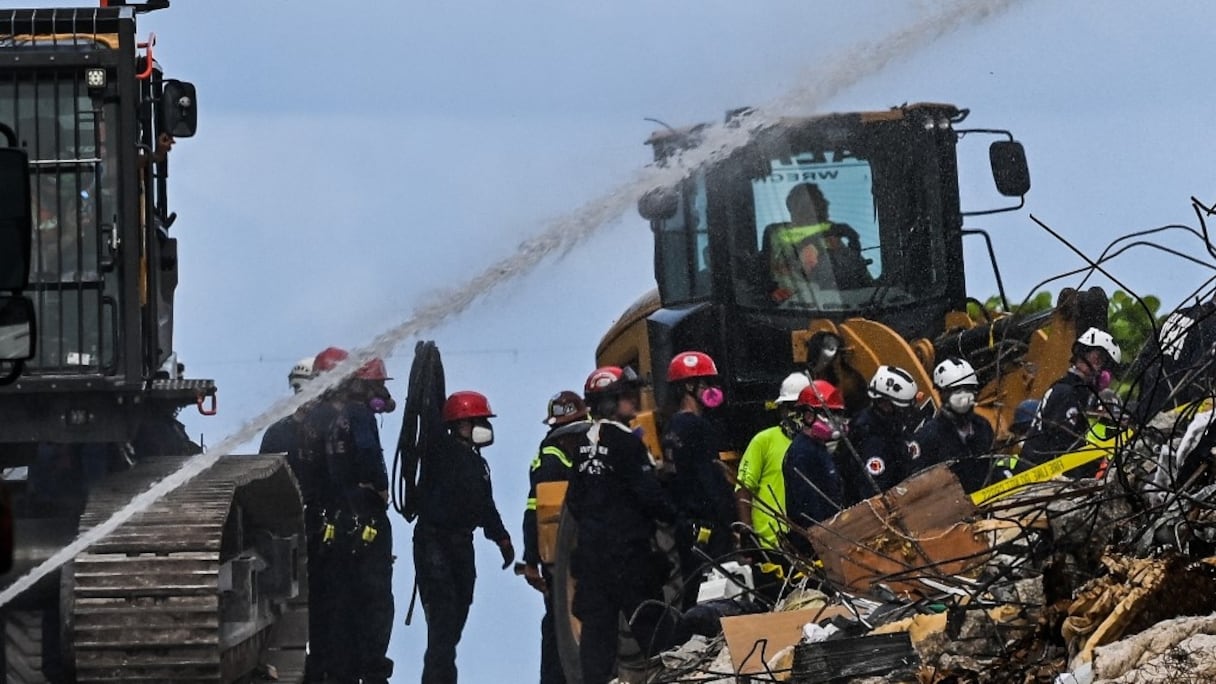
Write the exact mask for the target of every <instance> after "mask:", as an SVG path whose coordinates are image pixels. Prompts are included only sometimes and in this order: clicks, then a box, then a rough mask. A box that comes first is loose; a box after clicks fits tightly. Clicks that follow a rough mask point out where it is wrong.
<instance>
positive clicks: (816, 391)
mask: <svg viewBox="0 0 1216 684" xmlns="http://www.w3.org/2000/svg"><path fill="white" fill-rule="evenodd" d="M797 405H798V406H807V407H810V408H828V409H831V410H833V411H842V410H844V399H843V398H842V397H841V396H840V390H838V389H836V385H833V384H832V383H830V382H828V381H827V380H815V381H814V382H812V383H811V384H810V385H807V386H806V387H805V388H804V389H803V390H802V391H801V392H799V393H798V404H797Z"/></svg>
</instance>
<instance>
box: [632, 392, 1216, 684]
mask: <svg viewBox="0 0 1216 684" xmlns="http://www.w3.org/2000/svg"><path fill="white" fill-rule="evenodd" d="M1210 403H1211V402H1210V401H1209V402H1206V403H1204V402H1201V403H1199V404H1195V403H1188V404H1186V405H1184V406H1183V407H1182V408H1180V409H1171V410H1168V411H1164V412H1161V413H1159V414H1158V415H1156V416H1155V417H1154V418H1153V419H1152V420H1150V421H1147V422H1146V423H1145V424H1144V425H1142V426H1140V427H1139V428H1137V429H1135V430H1133V429H1130V428H1129V429H1128V430H1127V431H1125V432H1124V433H1123V434H1121V435H1120V436H1118V437H1116V438H1114V439H1113V440H1112V441H1111V442H1110V443H1109V444H1107V445H1106V446H1104V447H1101V448H1097V447H1091V448H1095V449H1098V450H1099V451H1103V450H1104V451H1103V454H1104V457H1105V458H1106V460H1107V461H1108V462H1109V463H1108V466H1107V467H1106V468H1105V470H1104V474H1103V477H1102V478H1101V479H1073V478H1069V477H1067V476H1066V475H1058V476H1056V477H1054V478H1051V479H1047V480H1045V481H1039V482H1030V483H1023V484H1022V486H1020V487H1016V488H1013V489H1004V490H1002V488H1001V487H996V488H995V489H991V490H981V491H980V492H975V493H972V494H968V493H966V492H965V491H964V490H963V488H962V486H961V485H960V484H959V480H958V477H957V476H956V475H955V473H954V472H953V471H952V470H951V468H950V466H949V465H948V464H943V465H939V466H936V467H934V468H931V469H928V470H925V471H922V472H921V473H918V474H916V475H914V476H913V477H911V478H909V479H908V480H906V481H904V482H903V483H901V484H900V485H898V486H897V487H895V488H893V489H891V490H889V491H887V492H884V493H883V494H880V495H878V496H875V497H873V498H871V499H868V500H865V501H862V502H860V503H859V504H857V505H855V506H853V507H851V508H848V509H846V510H844V511H842V512H840V513H839V514H837V515H836V516H835V517H834V518H832V519H831V520H829V521H827V522H825V523H824V524H822V525H819V526H816V527H814V528H812V529H808V530H804V531H803V532H804V533H805V534H806V536H807V537H808V539H810V541H811V543H812V546H813V547H814V548H815V549H816V551H817V553H818V559H807V558H804V557H798V556H796V555H794V554H787V555H785V556H784V557H782V558H780V559H775V558H773V557H772V556H773V554H772V552H771V551H769V552H767V554H764V555H765V558H764V559H763V561H762V562H758V563H755V564H753V566H752V567H754V568H761V567H763V568H766V569H768V571H775V576H776V577H778V578H779V579H778V580H773V579H772V578H771V577H767V574H768V573H767V572H759V573H756V574H757V575H758V576H757V578H756V579H755V581H753V582H751V583H750V584H748V583H746V582H744V581H743V580H744V578H743V577H742V576H741V575H740V576H739V577H738V578H737V579H738V580H739V585H740V586H739V587H738V590H737V591H736V592H734V593H737V594H738V596H736V597H735V598H734V599H732V600H731V601H729V602H727V603H730V604H731V608H730V609H729V610H722V611H719V613H718V614H719V615H720V616H721V617H720V624H721V635H720V636H717V637H713V636H701V637H697V638H696V640H694V641H692V642H689V643H688V644H685V645H683V646H682V647H680V648H678V649H675V650H673V651H671V652H668V653H666V654H664V655H663V656H662V658H661V659H660V662H661V663H662V666H661V667H660V668H658V669H657V671H652V672H651V673H650V674H649V675H648V676H647V677H645V678H643V679H641V680H637V681H650V682H676V681H680V682H736V681H738V682H744V681H750V682H762V681H787V682H793V683H807V684H809V683H815V682H837V681H865V682H916V683H918V684H931V683H937V682H985V683H986V682H993V683H997V682H1018V683H1031V682H1043V683H1045V684H1084V683H1087V682H1129V683H1130V682H1137V683H1144V682H1178V681H1182V682H1192V681H1193V682H1202V681H1216V655H1212V654H1213V653H1216V650H1214V649H1213V647H1214V646H1216V541H1214V540H1216V534H1214V533H1216V486H1212V485H1211V484H1210V483H1211V482H1212V480H1213V477H1212V475H1211V474H1210V473H1209V470H1211V469H1210V467H1209V464H1210V463H1211V462H1212V460H1213V455H1214V454H1216V451H1213V449H1212V446H1211V444H1209V442H1208V440H1209V439H1216V431H1211V432H1212V433H1213V434H1209V427H1210V426H1212V424H1213V421H1212V415H1213V413H1212V411H1211V410H1210V408H1209V405H1210ZM1066 457H1067V456H1065V457H1062V458H1066ZM1093 457H1095V458H1097V457H1098V456H1096V455H1094V456H1093ZM993 492H996V494H993ZM753 599H755V600H753ZM715 603H718V604H721V603H722V602H715ZM769 606H771V609H770V608H769ZM757 611H761V612H757ZM739 613H744V614H739ZM727 616H729V617H727ZM702 618H703V616H702Z"/></svg>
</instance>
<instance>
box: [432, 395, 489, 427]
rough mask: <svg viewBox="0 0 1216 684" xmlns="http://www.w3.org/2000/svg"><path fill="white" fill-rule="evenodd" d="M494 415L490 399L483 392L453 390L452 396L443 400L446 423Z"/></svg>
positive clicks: (444, 420)
mask: <svg viewBox="0 0 1216 684" xmlns="http://www.w3.org/2000/svg"><path fill="white" fill-rule="evenodd" d="M493 417H494V412H493V411H491V410H490V401H489V400H488V399H486V395H484V394H482V393H481V392H469V391H464V392H453V393H452V396H450V397H448V400H447V401H445V402H443V422H445V423H451V422H453V421H457V420H469V419H472V418H493Z"/></svg>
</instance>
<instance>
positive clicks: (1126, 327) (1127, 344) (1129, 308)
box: [1107, 290, 1161, 362]
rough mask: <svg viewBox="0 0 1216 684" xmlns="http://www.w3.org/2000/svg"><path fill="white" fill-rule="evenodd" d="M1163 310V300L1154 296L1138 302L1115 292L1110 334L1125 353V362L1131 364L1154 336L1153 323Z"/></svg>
mask: <svg viewBox="0 0 1216 684" xmlns="http://www.w3.org/2000/svg"><path fill="white" fill-rule="evenodd" d="M1160 309H1161V300H1160V299H1159V298H1157V297H1154V296H1153V295H1146V296H1144V297H1142V298H1141V300H1137V299H1136V298H1134V297H1132V296H1131V295H1129V294H1127V293H1126V292H1124V291H1123V290H1115V292H1114V293H1113V294H1112V295H1111V296H1110V308H1109V309H1108V310H1107V316H1108V317H1109V318H1110V330H1109V331H1108V332H1110V334H1111V335H1113V336H1114V337H1115V341H1116V342H1118V343H1119V348H1120V349H1121V350H1122V351H1123V360H1124V361H1125V362H1130V361H1131V360H1132V359H1133V358H1134V357H1135V356H1136V354H1138V353H1140V348H1141V347H1143V346H1144V343H1145V342H1147V341H1148V339H1149V337H1150V336H1151V335H1152V334H1153V323H1154V322H1156V321H1157V312H1158V311H1159V310H1160Z"/></svg>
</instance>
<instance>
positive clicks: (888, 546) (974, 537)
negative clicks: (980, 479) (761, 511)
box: [808, 464, 989, 593]
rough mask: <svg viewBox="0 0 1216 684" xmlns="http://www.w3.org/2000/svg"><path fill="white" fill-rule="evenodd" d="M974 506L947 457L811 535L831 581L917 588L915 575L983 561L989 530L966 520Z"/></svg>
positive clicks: (863, 588)
mask: <svg viewBox="0 0 1216 684" xmlns="http://www.w3.org/2000/svg"><path fill="white" fill-rule="evenodd" d="M975 512H976V509H975V506H974V505H973V504H972V503H971V500H970V499H969V498H968V497H967V494H966V492H964V491H963V488H962V485H960V484H959V481H958V478H957V477H956V476H955V475H954V473H953V472H951V470H950V469H949V467H948V466H946V465H945V464H942V465H938V466H934V467H933V468H929V469H927V470H924V471H922V472H920V473H917V474H916V475H913V476H912V477H911V478H908V479H907V480H905V481H904V482H903V483H901V484H900V485H898V486H896V487H894V488H892V489H891V490H889V491H887V492H886V493H884V494H881V495H878V496H874V497H871V498H869V499H866V500H865V501H862V502H860V503H858V504H856V505H854V506H852V507H850V508H848V509H846V510H844V511H841V512H840V513H838V514H837V515H836V516H834V517H833V518H832V519H831V520H828V521H827V522H825V523H824V524H822V525H819V526H816V527H814V528H812V529H810V530H809V531H808V535H809V536H810V539H811V544H812V545H813V546H814V547H815V550H816V551H818V553H819V558H820V560H822V562H823V569H824V573H825V574H826V575H827V577H828V579H829V580H831V581H832V582H833V583H834V584H836V585H838V586H841V587H845V588H848V589H850V590H852V591H856V592H861V593H866V592H869V591H871V590H872V589H873V585H874V584H875V583H876V582H882V583H885V584H888V585H889V586H890V587H891V589H893V590H894V591H897V592H910V593H920V592H923V591H925V588H924V587H923V586H922V585H921V584H920V583H919V582H917V581H916V578H917V577H933V578H940V577H943V576H948V575H952V574H958V573H961V572H964V571H966V570H967V569H969V568H972V567H974V566H976V565H978V564H980V563H982V562H984V561H985V560H986V558H987V556H986V552H987V550H988V548H989V546H988V541H987V540H988V536H987V535H984V534H981V533H979V532H977V531H976V530H972V529H971V527H970V525H969V523H968V522H965V521H968V520H970V519H971V518H972V517H973V516H974V515H975ZM892 576H894V577H892Z"/></svg>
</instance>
